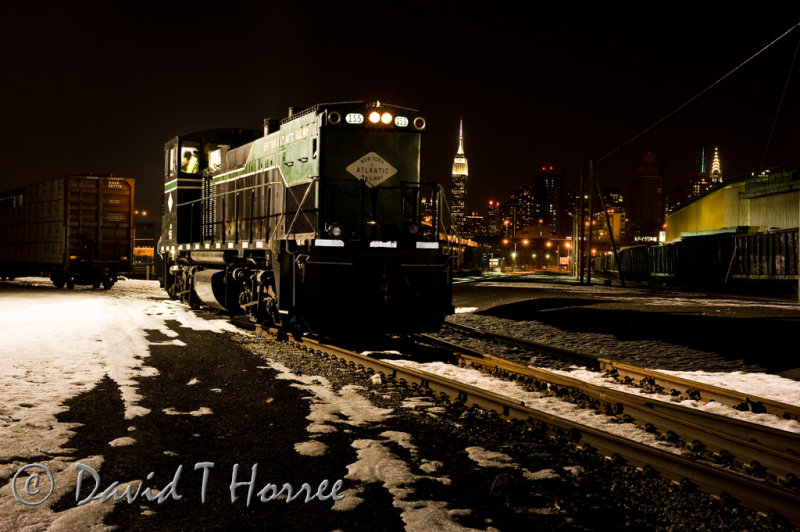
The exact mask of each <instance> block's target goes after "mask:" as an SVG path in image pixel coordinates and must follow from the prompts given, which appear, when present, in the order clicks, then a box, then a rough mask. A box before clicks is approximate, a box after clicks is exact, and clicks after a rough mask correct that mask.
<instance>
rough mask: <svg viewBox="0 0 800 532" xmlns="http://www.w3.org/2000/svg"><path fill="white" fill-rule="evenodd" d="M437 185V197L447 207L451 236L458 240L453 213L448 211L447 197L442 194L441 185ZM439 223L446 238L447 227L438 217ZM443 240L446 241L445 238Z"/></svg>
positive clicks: (442, 218) (441, 218) (441, 217)
mask: <svg viewBox="0 0 800 532" xmlns="http://www.w3.org/2000/svg"><path fill="white" fill-rule="evenodd" d="M437 185H438V187H439V196H440V197H441V198H442V201H443V202H444V206H445V207H447V214H448V217H449V218H450V230H451V231H452V232H453V236H455V237H456V238H459V239H460V238H461V237H460V236H459V235H458V229H456V228H455V226H454V225H453V213H452V211H451V210H450V204H449V203H447V195H446V194H445V193H444V188H443V187H442V185H441V184H439V183H437ZM439 222H440V223H441V225H442V230H443V231H444V234H445V237H447V236H448V232H447V226H445V224H444V217H443V216H440V217H439ZM445 240H447V238H445Z"/></svg>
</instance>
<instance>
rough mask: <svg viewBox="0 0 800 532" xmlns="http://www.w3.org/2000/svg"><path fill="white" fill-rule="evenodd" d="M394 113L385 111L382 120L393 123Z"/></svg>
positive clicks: (385, 122)
mask: <svg viewBox="0 0 800 532" xmlns="http://www.w3.org/2000/svg"><path fill="white" fill-rule="evenodd" d="M392 118H393V117H392V114H391V113H383V114H382V115H381V122H383V123H384V124H391V123H392Z"/></svg>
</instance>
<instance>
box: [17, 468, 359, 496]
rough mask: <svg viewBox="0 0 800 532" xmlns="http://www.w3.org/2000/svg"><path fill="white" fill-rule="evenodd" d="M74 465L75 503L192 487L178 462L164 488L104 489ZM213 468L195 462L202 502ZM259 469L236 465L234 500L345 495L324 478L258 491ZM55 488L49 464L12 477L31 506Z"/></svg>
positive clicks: (94, 475) (231, 487)
mask: <svg viewBox="0 0 800 532" xmlns="http://www.w3.org/2000/svg"><path fill="white" fill-rule="evenodd" d="M75 468H76V469H77V470H78V475H77V478H76V486H75V502H76V506H82V505H84V504H86V503H88V502H91V501H100V502H106V501H110V500H113V501H121V500H123V499H124V500H125V501H126V502H127V503H128V504H131V503H133V502H135V501H137V500H139V499H146V500H148V501H151V502H152V501H156V502H157V503H158V504H161V503H163V502H164V501H166V500H168V499H172V500H176V501H178V500H181V499H182V498H183V495H181V494H180V492H179V491H178V490H179V488H180V489H181V491H183V492H184V493H186V492H187V490H191V489H192V488H188V487H187V486H180V480H181V473H182V472H183V465H180V466H178V469H176V470H175V474H174V475H173V476H172V480H170V481H169V482H167V483H166V484H165V485H164V486H163V487H162V488H161V489H158V488H154V487H146V486H145V483H144V482H141V483H139V485H138V486H134V485H133V484H128V485H127V486H126V487H125V489H122V487H121V486H120V483H119V481H114V482H112V483H111V484H109V485H108V487H106V488H105V489H102V483H101V479H100V473H98V472H97V471H96V470H95V469H94V468H92V467H90V466H88V465H86V464H82V463H80V462H78V463H76V464H75ZM212 469H214V462H197V463H196V464H195V465H194V470H195V471H197V470H202V472H203V479H202V482H201V483H200V486H199V487H195V488H194V489H195V490H197V489H199V492H200V501H201V502H203V503H204V502H206V496H207V493H206V489H207V487H208V479H209V477H210V476H211V474H212ZM257 471H258V464H253V467H251V468H250V474H249V476H248V474H247V473H246V472H240V471H239V464H235V465H234V466H233V471H232V472H231V482H230V485H229V491H230V498H231V503H234V502H236V501H237V500H239V499H240V498H246V501H247V502H246V504H247V506H250V502H251V501H252V500H253V498H254V497H255V498H257V500H258V501H260V502H269V501H274V500H278V499H280V498H282V497H285V499H286V502H287V503H289V502H292V501H294V500H297V499H298V497H300V495H301V494H302V495H303V496H304V497H303V498H301V499H300V501H302V502H304V503H306V502H310V501H313V500H314V499H317V500H320V501H326V500H328V499H333V500H334V501H340V500H342V499H344V496H343V495H339V491H340V490H341V489H342V480H341V479H339V480H337V481H336V482H334V484H333V486H331V487H330V488H329V487H328V481H327V480H323V481H322V482H320V483H319V486H317V488H316V490H314V489H313V488H312V487H311V486H310V485H309V484H307V483H303V485H302V486H300V488H299V489H297V490H295V489H294V487H293V486H292V485H291V484H289V483H285V484H283V486H278V485H277V484H272V483H266V484H264V485H263V487H261V489H259V490H258V491H256V489H257V488H258V485H257V478H256V473H257ZM24 473H27V474H28V477H27V479H25V482H24V484H23V485H22V487H21V488H22V489H18V480H19V483H22V478H21V477H22V475H23V474H24ZM41 473H44V474H45V475H47V480H48V481H49V487H48V485H47V481H43V479H42V477H41ZM154 476H155V473H154V472H152V471H151V472H150V473H149V474H148V475H147V480H152V479H153V477H154ZM91 481H93V482H94V486H93V487H92V488H91V492H90V491H89V485H90V484H91ZM54 488H55V479H54V477H53V473H52V472H50V469H49V468H48V467H47V466H45V465H42V464H28V465H26V466H24V467H22V468H20V469H19V471H17V473H16V474H15V475H14V478H13V480H12V481H11V491H12V492H13V494H14V497H15V498H16V499H17V500H18V501H19V502H21V503H22V504H26V505H28V506H38V505H40V504H42V503H43V502H44V501H46V500H47V499H49V498H50V496H51V495H52V494H53V490H54ZM120 490H121V491H120Z"/></svg>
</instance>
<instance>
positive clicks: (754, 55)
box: [596, 22, 800, 163]
mask: <svg viewBox="0 0 800 532" xmlns="http://www.w3.org/2000/svg"><path fill="white" fill-rule="evenodd" d="M797 27H800V22H798V23H795V24H793V25H792V27H790V28H789V29H788V30H786V31H785V32H783V33H782V34H781V35H779V36H778V37H777V38H775V39H774V40H773V41H772V42H770V43H769V44H767V45H766V46H764V47H763V48H762V49H761V50H759V51H758V52H756V53H755V54H753V55H751V56H750V57H749V58H747V59H746V60H745V61H743V62H742V63H741V64H740V65H738V66H737V67H735V68H734V69H733V70H731V71H730V72H728V73H727V74H725V75H724V76H722V77H721V78H719V79H718V80H717V81H715V82H714V83H712V84H711V85H709V86H708V87H706V88H705V89H703V90H702V91H700V92H698V93H697V94H695V95H694V96H692V97H691V98H689V99H688V100H687V101H686V102H684V103H683V104H681V105H679V106H678V107H677V108H676V109H675V110H673V111H672V112H670V113H668V114H667V115H666V116H664V117H663V118H661V119H659V120H657V121H656V122H655V123H653V124H652V125H650V126H649V127H647V128H645V129H643V130H642V131H640V132H639V133H637V134H636V135H634V136H633V137H632V138H630V139H629V140H627V141H625V142H623V143H622V144H620V145H619V146H617V147H616V148H614V149H613V150H611V151H610V152H608V153H606V154H605V155H603V156H602V157H600V158H598V159H596V161H597V162H598V163H599V162H600V161H602V160H603V159H606V158H608V157H610V156H611V155H613V154H615V153H616V152H618V151H619V150H621V149H622V148H624V147H625V146H627V145H628V144H630V143H631V142H633V141H635V140H636V139H638V138H639V137H641V136H642V135H644V134H645V133H647V132H648V131H650V130H651V129H653V128H654V127H656V126H657V125H659V124H661V123H662V122H664V121H665V120H667V119H668V118H669V117H671V116H672V115H674V114H675V113H677V112H678V111H680V110H681V109H683V108H684V107H686V106H687V105H689V104H690V103H692V102H693V101H695V100H696V99H697V98H699V97H700V96H702V95H703V94H705V93H706V92H708V91H709V90H711V89H712V88H714V87H715V86H717V85H718V84H720V83H721V82H722V81H724V80H725V79H727V78H728V77H730V76H731V75H732V74H733V73H735V72H736V71H737V70H739V69H740V68H742V67H743V66H745V65H746V64H747V63H749V62H750V61H752V60H753V59H755V58H756V57H758V56H759V55H761V54H762V53H763V52H764V51H765V50H767V49H768V48H769V47H771V46H772V45H773V44H775V43H776V42H778V41H780V40H781V39H783V38H784V37H786V36H787V35H788V34H789V33H791V31H792V30H793V29H795V28H797Z"/></svg>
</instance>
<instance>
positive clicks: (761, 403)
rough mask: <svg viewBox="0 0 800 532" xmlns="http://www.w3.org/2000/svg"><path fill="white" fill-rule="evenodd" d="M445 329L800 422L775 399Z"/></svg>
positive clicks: (796, 412)
mask: <svg viewBox="0 0 800 532" xmlns="http://www.w3.org/2000/svg"><path fill="white" fill-rule="evenodd" d="M445 326H447V327H450V328H452V329H454V330H457V331H461V332H465V333H467V334H472V335H475V336H479V337H483V338H486V339H491V340H497V341H500V342H504V343H507V344H511V345H514V346H517V347H521V348H523V349H527V350H529V351H531V352H533V353H539V354H545V355H550V356H554V357H556V358H560V359H562V360H569V361H573V362H575V361H577V362H581V363H583V364H585V365H586V366H587V367H590V368H593V369H599V370H601V371H607V372H611V373H613V374H615V375H617V376H618V378H619V380H620V382H622V383H623V384H635V383H637V382H638V383H640V384H645V385H647V386H648V387H650V388H663V389H664V390H665V391H666V392H667V393H670V394H671V395H673V396H676V397H678V396H680V397H682V398H686V399H694V400H697V401H703V402H705V403H708V402H710V401H716V402H718V403H722V404H724V405H727V406H730V407H734V408H742V407H743V406H746V407H747V409H748V410H751V411H753V412H756V413H767V414H773V415H776V416H778V417H782V418H784V419H795V420H798V421H800V407H798V406H795V405H789V404H786V403H781V402H780V401H776V400H774V399H767V398H765V397H759V396H756V395H752V394H747V393H743V392H739V391H736V390H729V389H727V388H721V387H719V386H714V385H712V384H706V383H703V382H698V381H693V380H689V379H684V378H682V377H676V376H673V375H669V374H667V373H663V372H660V371H655V370H650V369H646V368H641V367H638V366H633V365H631V364H625V363H622V362H614V361H612V360H609V359H607V358H601V357H596V356H592V355H589V354H585V353H578V352H576V351H570V350H568V349H561V348H558V347H554V346H550V345H546V344H541V343H538V342H532V341H528V340H523V339H521V338H514V337H512V336H506V335H503V334H497V333H493V332H489V331H485V330H482V329H478V328H473V327H467V326H465V325H459V324H456V323H452V322H449V321H448V322H445Z"/></svg>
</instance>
